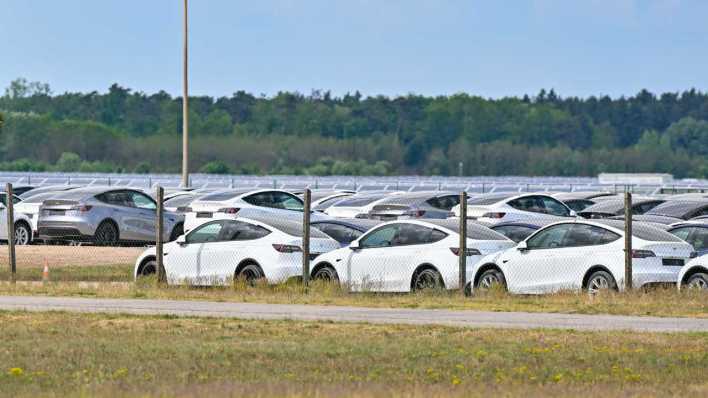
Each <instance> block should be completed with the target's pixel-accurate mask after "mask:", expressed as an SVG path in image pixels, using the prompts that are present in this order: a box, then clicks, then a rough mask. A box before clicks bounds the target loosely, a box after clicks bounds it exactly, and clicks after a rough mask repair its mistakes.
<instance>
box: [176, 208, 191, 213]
mask: <svg viewBox="0 0 708 398" xmlns="http://www.w3.org/2000/svg"><path fill="white" fill-rule="evenodd" d="M177 211H178V212H180V213H189V212H191V211H192V208H191V207H189V206H180V207H178V208H177Z"/></svg>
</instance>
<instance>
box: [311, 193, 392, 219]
mask: <svg viewBox="0 0 708 398" xmlns="http://www.w3.org/2000/svg"><path fill="white" fill-rule="evenodd" d="M398 194H400V192H385V191H374V192H366V193H358V194H356V195H352V196H349V197H347V198H344V199H342V200H338V201H337V202H336V203H334V204H332V205H331V206H329V207H328V208H327V209H325V210H324V213H325V214H327V215H330V216H332V217H341V218H368V217H369V211H371V209H373V207H374V206H375V205H376V204H378V203H379V202H381V201H383V200H384V199H386V198H387V197H389V196H390V195H398Z"/></svg>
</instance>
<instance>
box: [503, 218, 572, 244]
mask: <svg viewBox="0 0 708 398" xmlns="http://www.w3.org/2000/svg"><path fill="white" fill-rule="evenodd" d="M555 222H558V220H557V219H556V218H550V219H549V218H533V219H529V220H516V221H504V222H500V223H497V224H494V225H490V226H489V228H490V229H491V230H492V231H495V232H498V233H500V234H502V235H504V236H506V237H507V238H509V239H511V240H512V241H514V242H515V243H519V242H521V241H522V240H524V239H526V238H528V237H529V236H531V234H532V233H534V232H536V231H538V230H539V229H541V228H543V227H545V226H546V225H549V224H552V223H555Z"/></svg>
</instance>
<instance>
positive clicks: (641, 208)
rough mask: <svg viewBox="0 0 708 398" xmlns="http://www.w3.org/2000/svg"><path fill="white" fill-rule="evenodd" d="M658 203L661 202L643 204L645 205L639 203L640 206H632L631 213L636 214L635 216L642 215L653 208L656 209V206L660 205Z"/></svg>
mask: <svg viewBox="0 0 708 398" xmlns="http://www.w3.org/2000/svg"><path fill="white" fill-rule="evenodd" d="M660 203H661V202H645V203H641V204H639V205H637V206H634V207H633V208H632V211H633V212H634V214H636V215H642V214H644V213H646V212H648V211H649V210H651V209H653V208H655V207H656V206H657V205H658V204H660Z"/></svg>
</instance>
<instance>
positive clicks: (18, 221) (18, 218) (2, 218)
mask: <svg viewBox="0 0 708 398" xmlns="http://www.w3.org/2000/svg"><path fill="white" fill-rule="evenodd" d="M19 203H22V200H21V199H20V198H19V197H18V196H17V195H15V197H14V198H13V200H12V204H13V205H17V204H19ZM6 205H7V194H6V193H0V240H7V238H8V233H7V232H8V231H7V207H6ZM13 210H14V214H13V215H14V219H15V244H17V245H29V244H30V243H32V239H33V235H32V220H31V219H30V218H29V217H28V216H27V215H26V214H24V213H22V212H19V211H17V209H14V208H13Z"/></svg>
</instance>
